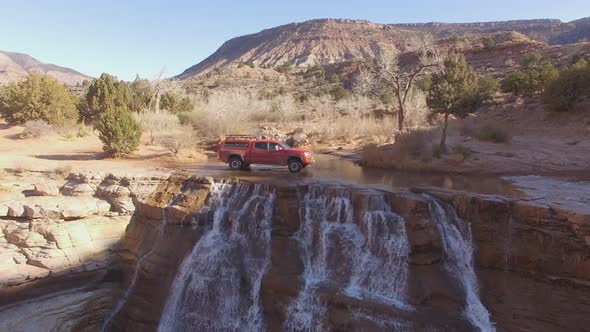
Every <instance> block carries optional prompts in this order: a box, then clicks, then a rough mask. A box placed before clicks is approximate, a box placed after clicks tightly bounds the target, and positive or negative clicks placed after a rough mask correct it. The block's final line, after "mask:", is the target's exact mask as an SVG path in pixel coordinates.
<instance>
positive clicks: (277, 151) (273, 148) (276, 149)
mask: <svg viewBox="0 0 590 332" xmlns="http://www.w3.org/2000/svg"><path fill="white" fill-rule="evenodd" d="M268 150H269V156H270V162H271V163H272V164H274V165H284V164H286V163H287V160H286V159H285V158H284V157H285V151H284V150H283V148H282V147H281V146H280V145H279V144H278V143H273V142H269V143H268Z"/></svg>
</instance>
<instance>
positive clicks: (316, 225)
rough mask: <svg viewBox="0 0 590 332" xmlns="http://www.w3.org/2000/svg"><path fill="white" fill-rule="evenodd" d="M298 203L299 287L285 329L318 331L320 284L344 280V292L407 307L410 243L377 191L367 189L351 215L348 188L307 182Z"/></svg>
mask: <svg viewBox="0 0 590 332" xmlns="http://www.w3.org/2000/svg"><path fill="white" fill-rule="evenodd" d="M301 204H302V206H301V208H300V211H301V212H300V215H301V218H300V219H301V223H302V224H301V226H300V229H299V231H298V232H297V233H296V235H295V238H296V239H297V241H298V243H299V246H300V250H301V255H302V260H303V263H304V272H303V281H304V284H303V289H302V290H301V291H300V293H299V296H298V297H297V298H296V299H295V300H294V301H293V303H291V304H290V305H289V307H288V309H287V317H286V321H285V323H284V328H285V329H286V330H288V331H321V330H324V327H323V326H322V322H323V320H324V319H325V312H326V310H327V308H326V306H325V305H324V304H323V303H322V302H321V300H320V299H319V298H318V297H317V296H316V290H317V288H318V287H319V286H321V285H322V284H327V285H330V284H333V285H347V286H346V287H345V289H344V290H343V291H345V292H346V293H347V294H348V295H349V296H354V297H358V298H367V297H370V298H373V299H377V300H381V301H382V302H385V303H388V304H391V305H395V306H398V307H401V308H406V309H409V306H407V305H406V304H405V303H404V301H405V296H406V294H405V293H406V284H407V283H406V279H407V273H408V255H409V244H408V239H407V236H406V231H405V223H404V220H403V219H402V218H401V217H400V216H398V215H397V214H395V213H393V212H392V211H391V208H390V207H389V205H388V204H387V203H386V201H385V197H384V195H383V194H381V193H376V194H374V195H371V196H370V198H369V201H368V204H367V205H368V206H367V207H366V209H365V210H364V211H362V214H361V215H360V220H355V211H354V206H353V204H352V199H351V197H350V191H348V190H331V191H330V192H326V190H325V189H322V188H321V187H316V186H312V187H310V188H309V190H308V191H307V193H306V194H305V196H304V198H303V200H302V202H301Z"/></svg>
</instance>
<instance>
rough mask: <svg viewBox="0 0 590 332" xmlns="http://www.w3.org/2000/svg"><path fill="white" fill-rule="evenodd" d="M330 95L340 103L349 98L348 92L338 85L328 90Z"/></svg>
mask: <svg viewBox="0 0 590 332" xmlns="http://www.w3.org/2000/svg"><path fill="white" fill-rule="evenodd" d="M330 95H332V98H334V100H335V101H340V100H342V99H344V98H348V97H349V96H350V91H348V90H346V89H345V88H344V87H343V86H342V85H338V86H336V87H334V88H333V89H332V90H330Z"/></svg>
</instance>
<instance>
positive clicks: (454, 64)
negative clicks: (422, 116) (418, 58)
mask: <svg viewBox="0 0 590 332" xmlns="http://www.w3.org/2000/svg"><path fill="white" fill-rule="evenodd" d="M489 85H490V83H489V82H485V87H484V86H482V87H481V88H480V82H479V78H478V76H477V74H476V73H475V71H474V70H473V68H472V67H471V66H470V65H469V64H468V63H467V61H465V57H464V56H463V55H462V54H450V55H449V56H447V58H446V59H445V61H444V65H443V70H442V71H440V72H437V73H434V74H432V77H431V86H430V91H429V94H428V98H427V103H428V106H429V107H430V108H431V109H432V111H433V112H435V113H438V114H442V115H443V116H444V123H443V130H442V136H441V139H440V149H441V150H442V151H446V139H447V128H448V122H449V116H450V115H454V116H457V117H464V116H465V115H467V114H469V113H472V112H474V111H475V110H476V109H477V107H479V106H480V104H481V103H482V102H483V101H485V100H486V99H488V97H489V95H490V94H491V93H493V91H491V90H490V89H489Z"/></svg>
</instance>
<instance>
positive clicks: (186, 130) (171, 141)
mask: <svg viewBox="0 0 590 332" xmlns="http://www.w3.org/2000/svg"><path fill="white" fill-rule="evenodd" d="M160 144H162V146H164V147H165V148H166V149H168V150H169V151H170V152H172V153H173V154H175V155H176V154H178V152H180V150H182V149H185V148H190V147H194V146H195V137H194V135H193V128H192V127H190V126H181V127H180V128H178V130H175V131H172V132H169V133H167V134H166V135H165V136H164V137H162V139H161V142H160Z"/></svg>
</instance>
